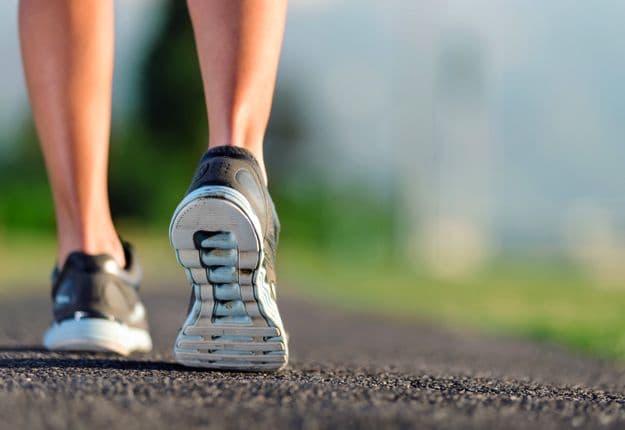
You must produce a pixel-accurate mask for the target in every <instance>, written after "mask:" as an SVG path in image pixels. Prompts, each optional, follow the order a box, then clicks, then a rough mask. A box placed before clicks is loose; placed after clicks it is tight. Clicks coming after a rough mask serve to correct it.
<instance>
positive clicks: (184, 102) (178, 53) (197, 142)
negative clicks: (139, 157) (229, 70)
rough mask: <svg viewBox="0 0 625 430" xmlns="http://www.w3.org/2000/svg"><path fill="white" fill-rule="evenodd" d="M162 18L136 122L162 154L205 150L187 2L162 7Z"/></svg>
mask: <svg viewBox="0 0 625 430" xmlns="http://www.w3.org/2000/svg"><path fill="white" fill-rule="evenodd" d="M164 13H165V20H164V24H163V27H162V30H161V31H160V32H159V33H158V34H157V36H156V37H155V39H154V42H153V45H152V48H151V49H150V50H149V54H148V55H147V58H146V61H145V63H144V66H143V74H142V76H144V77H145V78H144V79H143V81H142V84H141V88H140V101H139V116H140V118H141V119H142V120H143V121H144V122H145V125H146V128H147V129H148V130H150V134H153V135H154V136H153V137H154V141H155V142H156V143H157V144H159V145H161V146H163V147H164V148H166V149H170V150H177V149H179V148H180V145H185V146H186V147H189V145H193V146H194V147H197V148H200V147H204V146H205V145H206V141H207V132H208V130H207V124H206V107H205V103H204V93H203V88H202V79H201V75H200V67H199V63H198V59H197V54H196V49H195V44H194V39H193V30H192V27H191V22H190V19H189V15H188V12H187V6H186V2H183V1H170V2H167V3H166V6H165V11H164Z"/></svg>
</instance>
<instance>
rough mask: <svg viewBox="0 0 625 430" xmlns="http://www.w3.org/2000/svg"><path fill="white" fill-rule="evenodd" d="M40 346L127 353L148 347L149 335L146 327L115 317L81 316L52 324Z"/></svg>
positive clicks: (59, 349)
mask: <svg viewBox="0 0 625 430" xmlns="http://www.w3.org/2000/svg"><path fill="white" fill-rule="evenodd" d="M43 346H44V347H45V348H46V349H49V350H51V351H90V352H98V351H104V352H113V353H116V354H120V355H124V356H126V355H129V354H131V353H133V352H149V351H151V350H152V338H151V337H150V334H149V333H148V331H147V330H143V329H138V328H132V327H128V326H127V325H125V324H121V323H119V322H117V321H110V320H105V319H102V318H83V319H78V320H65V321H61V322H55V323H54V324H52V326H51V327H50V328H49V329H48V330H47V331H46V333H45V334H44V337H43Z"/></svg>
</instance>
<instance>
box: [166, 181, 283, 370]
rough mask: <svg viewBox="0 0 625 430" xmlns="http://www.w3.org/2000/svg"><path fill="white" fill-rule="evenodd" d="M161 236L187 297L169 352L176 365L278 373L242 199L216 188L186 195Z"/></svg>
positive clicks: (274, 332)
mask: <svg viewBox="0 0 625 430" xmlns="http://www.w3.org/2000/svg"><path fill="white" fill-rule="evenodd" d="M169 237H170V242H171V245H172V247H173V248H174V250H175V251H176V258H177V260H178V262H179V263H180V264H181V265H182V266H183V267H184V268H185V273H186V275H187V279H188V281H189V283H190V284H191V286H192V288H193V289H194V294H195V301H194V303H193V305H192V308H191V311H190V312H189V314H188V316H187V319H186V320H185V322H184V324H183V326H182V328H181V329H180V332H179V334H178V337H177V338H176V343H175V345H174V356H175V359H176V361H177V362H178V363H180V364H183V365H185V366H191V367H203V368H210V369H227V370H241V371H274V370H278V369H280V368H282V367H284V366H285V365H286V364H287V361H288V347H287V338H286V333H285V331H284V327H283V325H282V321H281V319H280V316H279V313H278V310H277V306H276V303H275V300H274V299H273V297H272V295H271V294H270V293H269V288H270V287H269V286H267V285H266V283H265V282H264V276H265V274H264V269H263V258H264V257H263V256H264V254H263V241H262V233H261V227H260V222H259V220H258V218H257V217H256V215H255V214H254V211H253V209H252V207H251V205H250V204H249V202H248V200H247V199H246V198H245V196H243V195H242V194H241V193H239V192H238V191H236V190H234V189H232V188H229V187H224V186H205V187H200V188H198V189H197V190H194V191H193V192H191V193H189V194H188V195H187V196H186V197H185V198H184V199H183V201H182V202H181V203H180V205H178V208H177V209H176V211H175V212H174V216H173V217H172V221H171V224H170V228H169ZM201 243H204V246H200V244H201ZM207 262H208V264H207Z"/></svg>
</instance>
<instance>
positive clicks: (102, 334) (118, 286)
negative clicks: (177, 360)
mask: <svg viewBox="0 0 625 430" xmlns="http://www.w3.org/2000/svg"><path fill="white" fill-rule="evenodd" d="M123 245H124V253H125V255H126V267H123V268H122V267H120V266H119V264H117V262H116V261H115V260H114V259H113V257H111V256H110V255H106V254H101V255H88V254H85V253H84V252H79V251H77V252H73V253H71V254H70V255H69V257H67V260H66V261H65V264H64V265H63V268H62V269H59V268H58V267H57V268H55V269H54V272H53V273H52V301H53V308H54V322H53V323H52V326H51V327H50V328H49V329H48V331H47V332H46V334H45V335H44V338H43V345H44V346H45V347H46V348H47V349H50V350H70V351H108V352H115V353H117V354H121V355H128V354H130V353H132V352H134V351H140V352H148V351H150V350H151V349H152V339H151V338H150V334H149V332H148V324H147V321H146V315H145V308H144V307H143V304H142V303H141V301H140V300H139V295H138V288H139V282H140V280H141V267H140V266H139V262H138V261H137V259H136V257H135V256H134V254H133V252H132V249H131V247H130V245H129V244H127V243H124V244H123Z"/></svg>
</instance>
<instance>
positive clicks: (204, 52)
mask: <svg viewBox="0 0 625 430" xmlns="http://www.w3.org/2000/svg"><path fill="white" fill-rule="evenodd" d="M188 4H189V11H190V13H191V20H192V22H193V29H194V31H195V38H196V43H197V49H198V54H199V59H200V67H201V69H202V79H203V82H204V94H205V97H206V106H207V110H208V123H209V128H210V132H209V134H210V136H209V146H210V147H214V146H221V145H234V146H240V147H244V148H246V149H248V150H250V151H251V152H252V153H253V154H254V155H255V156H256V158H257V159H258V160H259V162H260V163H261V166H263V139H264V136H265V129H266V127H267V121H268V120H269V113H270V110H271V101H272V98H273V91H274V86H275V79H276V72H277V68H278V60H279V57H280V48H281V44H282V36H283V33H284V20H285V16H286V6H287V1H286V0H269V1H268V0H188ZM263 170H264V166H263Z"/></svg>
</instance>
